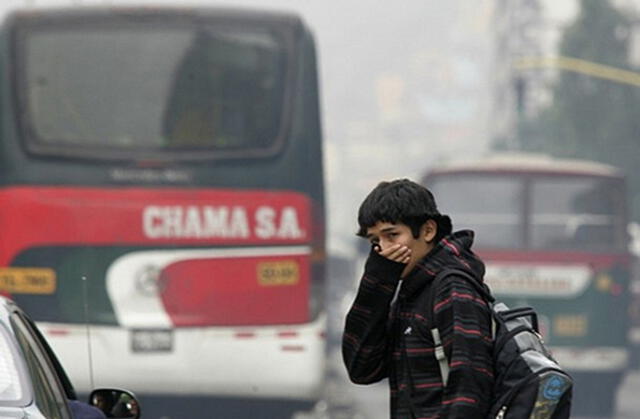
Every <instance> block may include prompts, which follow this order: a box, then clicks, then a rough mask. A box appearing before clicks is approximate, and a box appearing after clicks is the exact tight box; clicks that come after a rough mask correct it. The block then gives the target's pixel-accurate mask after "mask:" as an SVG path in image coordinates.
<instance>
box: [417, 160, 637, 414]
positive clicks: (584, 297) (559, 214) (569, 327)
mask: <svg viewBox="0 0 640 419" xmlns="http://www.w3.org/2000/svg"><path fill="white" fill-rule="evenodd" d="M422 181H423V184H424V185H425V186H427V187H428V188H429V189H430V190H431V191H433V193H434V195H435V196H436V197H437V199H438V205H439V207H440V210H441V211H442V212H443V213H447V214H449V215H451V217H452V220H453V222H454V227H455V230H459V229H467V228H468V229H472V230H474V231H475V233H476V241H475V243H474V249H475V251H476V252H477V253H478V255H479V256H480V257H481V258H483V260H484V261H485V263H486V275H485V279H486V281H487V283H488V284H489V286H490V288H491V289H492V291H493V293H494V294H495V295H496V297H497V298H499V299H501V300H504V301H505V302H506V303H507V304H510V305H514V306H518V305H531V306H533V307H534V308H535V309H536V310H537V311H538V313H539V315H540V317H541V319H540V320H541V328H542V330H541V332H542V334H543V337H544V339H545V341H546V342H547V344H548V345H549V346H550V347H551V348H552V350H553V355H554V357H556V358H557V360H558V361H559V362H560V364H561V365H563V367H565V368H567V369H568V370H569V371H570V372H571V373H572V375H573V376H574V378H575V381H576V385H575V390H574V402H573V406H574V407H573V411H574V413H576V414H578V413H582V414H591V415H597V416H600V415H601V416H607V415H608V414H610V413H611V411H612V410H613V409H614V405H615V397H616V390H617V388H618V385H619V384H620V382H621V381H622V379H623V377H624V372H625V369H626V367H627V364H628V361H629V350H628V346H627V334H628V329H629V312H628V309H629V292H628V288H629V281H630V276H631V275H630V269H631V256H630V252H629V249H628V244H629V243H628V235H627V224H628V221H627V217H628V215H627V197H626V189H625V179H624V176H623V175H622V173H620V172H619V171H618V170H617V169H615V168H613V167H611V166H606V165H603V164H598V163H595V162H588V161H578V160H562V159H554V158H551V157H548V156H544V155H537V154H500V153H497V154H495V155H492V156H488V157H486V158H483V159H478V160H475V161H467V162H460V163H452V164H448V165H443V166H441V167H436V168H433V169H432V170H430V171H429V172H428V173H427V174H426V175H425V177H424V178H423V180H422Z"/></svg>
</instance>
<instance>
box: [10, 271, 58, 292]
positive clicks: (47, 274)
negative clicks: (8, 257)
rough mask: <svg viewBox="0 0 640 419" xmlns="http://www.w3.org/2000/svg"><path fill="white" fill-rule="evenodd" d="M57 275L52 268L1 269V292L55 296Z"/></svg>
mask: <svg viewBox="0 0 640 419" xmlns="http://www.w3.org/2000/svg"><path fill="white" fill-rule="evenodd" d="M55 290H56V273H55V271H54V270H53V269H50V268H0V291H6V292H8V293H11V294H53V292H54V291H55Z"/></svg>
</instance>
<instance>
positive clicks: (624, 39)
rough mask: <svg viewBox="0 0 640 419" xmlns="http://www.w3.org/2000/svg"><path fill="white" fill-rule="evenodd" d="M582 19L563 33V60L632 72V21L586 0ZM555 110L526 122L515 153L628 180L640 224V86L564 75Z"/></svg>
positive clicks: (602, 0)
mask: <svg viewBox="0 0 640 419" xmlns="http://www.w3.org/2000/svg"><path fill="white" fill-rule="evenodd" d="M580 6H581V9H580V13H579V15H578V16H577V18H576V20H575V21H574V22H573V24H571V25H570V26H568V27H567V29H566V30H565V32H564V33H563V36H562V40H561V43H560V48H559V55H561V56H564V57H572V58H578V59H580V60H585V61H589V62H593V63H598V64H602V65H606V66H610V67H615V68H618V69H622V70H627V71H637V70H636V69H634V68H633V67H632V66H631V64H630V62H629V53H628V51H629V38H630V34H631V24H630V22H629V20H628V19H627V18H626V17H625V16H624V15H623V14H622V13H621V12H620V11H618V10H617V9H615V8H614V7H613V6H612V5H611V4H610V3H609V0H581V1H580ZM552 92H553V101H552V104H551V105H550V106H549V107H548V108H546V109H543V110H542V111H541V112H540V113H539V114H538V115H537V116H535V117H533V118H525V117H522V118H521V120H520V122H519V126H518V138H517V140H516V148H519V149H521V150H526V151H538V152H545V153H548V154H551V155H554V156H558V157H574V158H584V159H589V160H595V161H600V162H602V163H607V164H611V165H613V166H617V167H619V168H620V169H622V170H623V171H624V172H625V173H626V175H627V179H628V186H629V192H630V193H631V199H630V202H631V204H632V215H633V218H634V219H636V220H640V171H639V170H637V165H638V162H640V118H639V117H638V114H637V113H636V112H637V111H638V110H639V109H640V86H634V85H631V84H629V83H625V82H624V78H620V80H619V81H613V80H607V79H603V78H599V77H594V76H593V75H587V74H584V73H581V72H580V71H579V68H578V69H577V71H566V70H561V71H560V73H559V77H558V79H557V81H556V83H555V85H554V86H553V90H552Z"/></svg>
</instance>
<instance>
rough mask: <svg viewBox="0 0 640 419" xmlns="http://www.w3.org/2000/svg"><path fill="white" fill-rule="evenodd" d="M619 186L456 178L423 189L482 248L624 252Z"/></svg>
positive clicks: (535, 178) (529, 177)
mask: <svg viewBox="0 0 640 419" xmlns="http://www.w3.org/2000/svg"><path fill="white" fill-rule="evenodd" d="M619 183H620V181H619V180H616V179H612V178H608V177H597V176H553V175H539V174H538V175H534V174H519V175H516V174H510V175H508V176H505V175H504V174H478V173H473V174H469V173H466V174H465V173H458V174H439V175H435V176H433V178H432V179H431V182H430V184H429V185H428V186H429V187H430V189H431V190H432V191H433V193H434V194H435V196H437V197H438V203H439V207H440V210H441V211H442V212H444V213H448V214H449V215H451V217H452V219H453V222H454V225H455V227H456V229H461V228H470V229H472V230H474V231H475V232H476V233H477V237H476V240H477V245H478V246H479V247H482V248H496V249H510V248H529V249H539V250H577V251H582V250H587V251H615V250H620V249H624V243H625V238H624V222H623V220H624V206H623V205H622V204H621V202H622V200H621V194H622V190H623V189H622V185H620V184H619Z"/></svg>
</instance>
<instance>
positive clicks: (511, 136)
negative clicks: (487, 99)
mask: <svg viewBox="0 0 640 419" xmlns="http://www.w3.org/2000/svg"><path fill="white" fill-rule="evenodd" d="M543 14H544V13H543V8H542V4H541V1H540V0H496V2H495V12H494V28H495V30H494V46H495V49H494V64H493V65H494V70H493V109H492V110H491V123H490V126H491V127H492V131H493V132H492V137H493V138H494V139H497V140H498V141H500V142H501V143H503V144H504V145H505V146H506V147H507V148H514V147H515V143H516V138H517V135H518V133H517V129H518V122H519V120H520V118H523V117H524V116H526V115H529V114H531V113H532V112H535V111H536V110H537V109H539V107H540V103H539V98H538V97H536V93H537V92H539V91H540V90H541V89H540V87H543V86H544V84H545V80H544V77H543V75H542V74H541V72H521V71H518V70H517V69H515V68H514V66H513V63H514V62H515V61H516V60H518V59H521V58H523V57H531V56H535V57H537V56H540V55H542V52H543V49H544V42H543V39H542V38H543V35H544V30H545V28H544V19H543Z"/></svg>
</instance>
